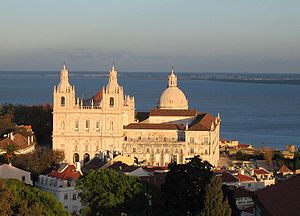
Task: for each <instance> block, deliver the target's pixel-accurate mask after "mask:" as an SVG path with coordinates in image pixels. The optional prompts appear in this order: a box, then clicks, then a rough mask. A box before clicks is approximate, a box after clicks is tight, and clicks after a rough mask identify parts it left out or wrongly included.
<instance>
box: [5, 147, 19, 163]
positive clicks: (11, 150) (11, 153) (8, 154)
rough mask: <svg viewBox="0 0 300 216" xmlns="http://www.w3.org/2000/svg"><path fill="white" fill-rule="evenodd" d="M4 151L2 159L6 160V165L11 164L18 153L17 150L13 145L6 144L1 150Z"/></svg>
mask: <svg viewBox="0 0 300 216" xmlns="http://www.w3.org/2000/svg"><path fill="white" fill-rule="evenodd" d="M3 150H4V151H5V153H4V157H5V158H6V160H7V162H8V164H11V162H12V161H13V160H14V159H15V158H16V157H17V154H18V153H19V149H18V147H17V146H16V145H15V144H11V143H9V144H7V146H6V147H5V148H3Z"/></svg>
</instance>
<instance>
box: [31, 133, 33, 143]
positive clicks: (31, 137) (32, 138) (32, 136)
mask: <svg viewBox="0 0 300 216" xmlns="http://www.w3.org/2000/svg"><path fill="white" fill-rule="evenodd" d="M30 138H31V142H32V143H33V136H32V135H31V137H30Z"/></svg>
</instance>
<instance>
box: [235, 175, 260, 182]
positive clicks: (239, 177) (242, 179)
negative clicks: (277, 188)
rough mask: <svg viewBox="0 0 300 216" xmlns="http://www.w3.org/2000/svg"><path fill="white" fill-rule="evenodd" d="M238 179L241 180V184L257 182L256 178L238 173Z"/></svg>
mask: <svg viewBox="0 0 300 216" xmlns="http://www.w3.org/2000/svg"><path fill="white" fill-rule="evenodd" d="M236 177H237V178H238V179H239V181H240V182H247V181H255V179H254V178H252V177H250V176H247V175H243V174H241V173H238V174H237V175H236Z"/></svg>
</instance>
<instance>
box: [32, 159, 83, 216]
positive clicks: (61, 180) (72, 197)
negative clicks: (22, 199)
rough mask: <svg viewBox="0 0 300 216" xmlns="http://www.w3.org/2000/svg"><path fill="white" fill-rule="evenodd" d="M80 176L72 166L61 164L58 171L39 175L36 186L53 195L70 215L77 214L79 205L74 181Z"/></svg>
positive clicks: (77, 191) (79, 172)
mask: <svg viewBox="0 0 300 216" xmlns="http://www.w3.org/2000/svg"><path fill="white" fill-rule="evenodd" d="M81 175H82V174H81V171H79V170H78V169H76V167H75V166H74V165H69V164H62V165H61V166H60V168H59V169H58V170H53V171H52V172H51V173H49V174H48V175H40V176H39V179H38V182H37V183H36V186H37V187H38V188H40V189H42V190H44V191H48V192H50V193H52V194H54V195H55V196H56V198H57V199H58V200H59V201H60V202H61V203H62V204H63V205H64V207H65V209H66V210H67V211H69V212H70V213H76V214H79V211H80V208H81V203H80V198H79V196H78V194H79V190H76V189H75V186H76V183H75V181H76V180H77V179H78V178H79V177H80V176H81Z"/></svg>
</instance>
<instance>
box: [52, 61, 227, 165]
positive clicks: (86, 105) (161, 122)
mask: <svg viewBox="0 0 300 216" xmlns="http://www.w3.org/2000/svg"><path fill="white" fill-rule="evenodd" d="M168 78H169V80H168V86H167V88H166V89H165V90H164V91H163V93H162V94H161V96H160V99H159V102H158V104H157V107H156V108H154V109H152V110H150V111H149V112H135V100H134V97H133V96H129V95H125V94H124V90H123V87H122V86H120V85H119V84H118V74H117V71H116V69H115V67H114V65H113V66H112V68H111V70H110V72H109V80H108V84H107V86H105V87H103V88H102V89H100V91H99V92H98V93H97V94H95V96H93V97H91V98H90V99H87V100H82V99H79V98H76V94H75V87H74V86H72V85H71V84H70V82H69V75H68V70H67V68H66V66H65V65H64V67H63V69H62V70H61V72H60V83H59V84H58V86H54V92H53V100H54V101H53V149H58V150H63V151H64V152H65V157H66V162H69V163H75V162H81V163H82V164H85V163H87V162H88V161H89V160H90V159H92V158H93V157H99V158H101V159H106V160H109V159H111V158H113V157H114V156H116V155H120V154H121V155H124V156H129V157H132V158H136V159H137V160H138V161H140V162H142V164H143V165H153V166H167V165H168V164H169V163H170V162H171V161H176V162H177V163H185V162H186V158H190V157H193V156H195V155H199V156H200V157H201V158H202V159H203V160H207V161H208V162H210V163H211V164H213V165H217V163H218V160H219V139H220V121H221V120H220V117H219V115H218V116H217V117H215V116H212V115H211V114H209V113H202V112H198V111H197V110H195V109H190V108H189V105H188V100H187V98H186V96H185V94H184V93H183V92H182V91H181V90H180V88H179V87H178V85H177V76H176V75H175V74H174V71H173V69H172V71H171V74H170V75H169V77H168Z"/></svg>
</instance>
